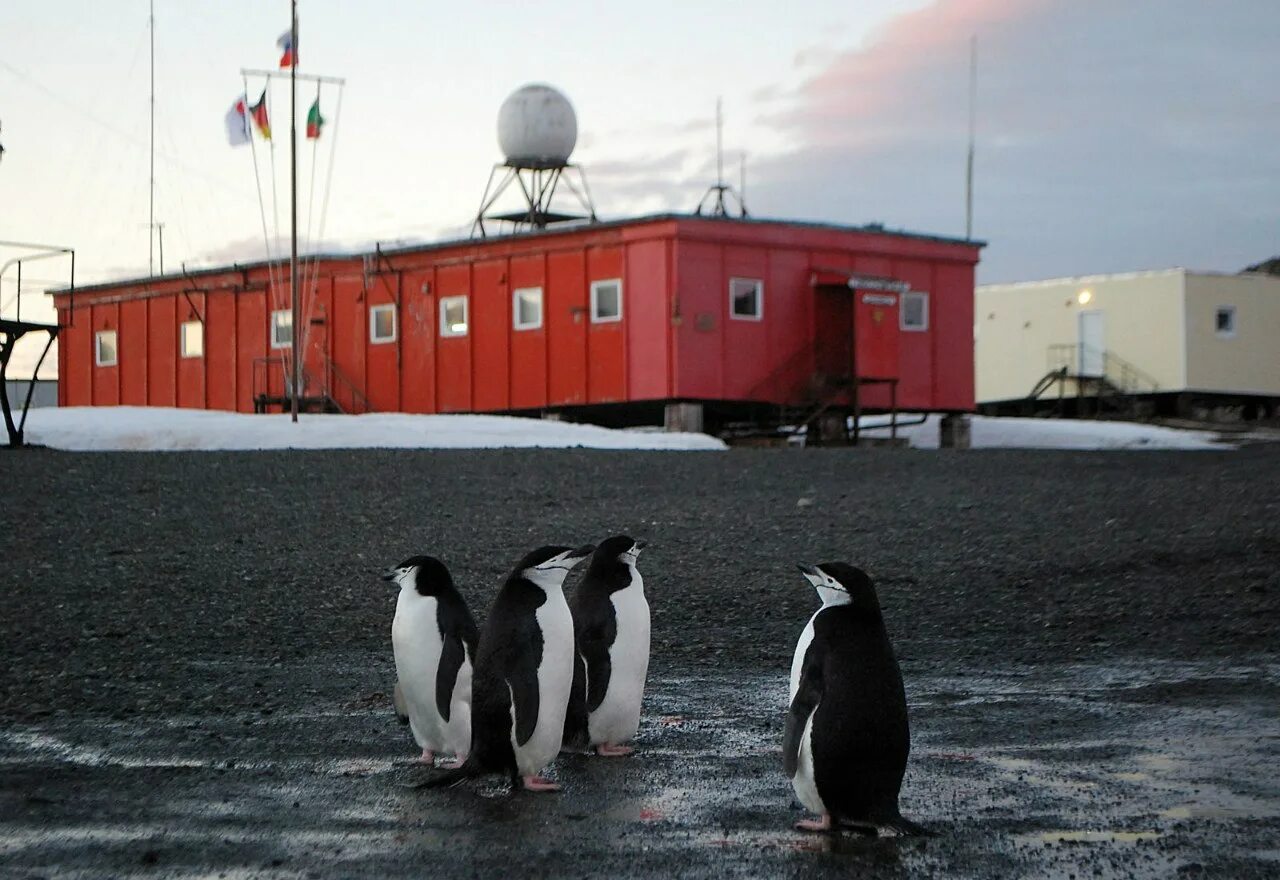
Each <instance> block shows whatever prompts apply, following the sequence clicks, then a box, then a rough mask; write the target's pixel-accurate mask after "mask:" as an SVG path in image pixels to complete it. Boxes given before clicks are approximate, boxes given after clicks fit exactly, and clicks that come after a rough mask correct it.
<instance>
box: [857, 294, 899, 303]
mask: <svg viewBox="0 0 1280 880" xmlns="http://www.w3.org/2000/svg"><path fill="white" fill-rule="evenodd" d="M862 301H863V302H864V303H867V304H868V305H872V306H896V305H897V304H898V298H897V297H896V296H894V295H893V294H891V293H864V294H863V295H862Z"/></svg>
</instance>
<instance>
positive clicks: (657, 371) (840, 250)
mask: <svg viewBox="0 0 1280 880" xmlns="http://www.w3.org/2000/svg"><path fill="white" fill-rule="evenodd" d="M977 254H978V248H977V246H976V245H971V244H967V243H961V242H950V241H937V240H931V239H925V238H916V237H908V236H902V235H893V234H888V233H876V232H867V231H861V230H853V229H839V228H833V227H817V226H801V225H798V224H781V223H777V224H771V223H740V222H735V221H730V220H717V219H711V218H697V219H695V218H673V217H664V218H654V219H650V220H645V221H636V222H634V223H629V224H606V225H604V226H598V227H587V228H578V229H573V230H568V231H564V232H557V233H550V234H542V235H537V236H522V237H512V238H502V239H491V240H487V241H480V242H463V243H455V244H451V245H447V246H440V247H433V248H424V249H418V250H404V251H397V252H391V253H382V252H380V253H378V254H376V255H370V256H369V257H368V258H366V259H333V260H325V261H324V262H323V263H322V265H321V267H320V271H319V273H318V276H317V277H318V281H317V283H316V285H315V289H314V293H313V295H312V296H313V299H312V300H311V302H312V305H311V307H310V320H309V322H308V323H307V324H306V325H305V327H304V328H303V333H304V336H305V339H306V353H305V356H304V357H305V365H306V368H307V370H308V372H309V373H311V374H312V375H313V376H323V375H326V373H327V374H329V375H330V376H331V378H330V380H329V381H330V384H331V385H332V386H334V389H335V390H334V394H333V396H334V397H335V398H336V399H338V400H339V402H340V403H344V404H347V403H350V402H352V401H354V400H355V399H356V396H357V395H363V397H365V398H367V399H368V402H369V404H370V405H371V407H372V409H374V410H376V411H383V412H386V411H404V412H423V413H427V412H470V411H482V412H483V411H490V412H495V411H508V410H537V409H543V408H555V407H561V406H581V405H585V404H592V403H598V404H607V403H616V402H624V401H642V400H667V399H685V400H731V401H744V400H756V401H771V402H786V401H787V398H788V397H794V395H796V394H797V393H798V392H797V389H800V388H803V386H804V384H805V382H806V381H807V380H808V378H809V377H810V376H812V374H813V372H814V369H815V353H814V349H815V340H817V339H818V338H819V337H820V336H821V335H822V334H823V333H827V332H830V333H832V334H833V335H836V336H838V335H839V334H841V333H843V334H845V336H846V338H847V339H848V340H850V343H851V344H853V345H854V348H856V350H857V351H858V358H857V359H858V365H859V372H860V373H861V374H863V375H871V374H880V373H883V374H886V375H890V374H893V375H896V378H897V379H898V380H899V385H898V403H899V406H900V407H903V408H908V409H935V410H968V409H972V408H973V339H972V326H973V273H974V264H975V263H976V260H977ZM375 257H376V258H375ZM815 270H836V271H842V272H846V273H848V272H856V273H860V274H867V275H877V276H886V277H892V278H898V279H901V280H904V281H907V282H908V283H909V284H910V285H911V287H912V289H914V290H920V291H927V292H928V293H929V305H928V312H929V326H928V328H927V330H924V331H919V332H917V331H910V330H906V329H902V330H900V329H899V315H898V308H899V306H898V305H894V306H891V307H890V306H886V305H885V304H884V303H883V302H880V303H869V302H866V303H864V302H862V301H861V299H860V298H859V297H857V296H856V294H855V292H850V293H849V294H848V296H849V302H848V303H846V304H843V305H841V306H839V308H837V312H839V314H836V313H833V312H830V304H831V302H832V301H831V300H830V299H826V300H824V299H823V297H821V296H819V295H817V292H816V291H815V289H814V287H813V286H812V281H813V278H814V272H815ZM269 275H270V273H269V272H268V270H267V268H266V267H264V266H256V267H252V268H250V269H246V270H234V271H232V270H227V271H225V272H222V271H220V272H214V273H202V274H201V275H198V276H195V277H187V278H163V279H154V280H152V281H140V282H121V283H118V284H112V285H101V286H97V287H94V288H89V289H83V288H82V289H81V290H80V291H77V293H76V296H75V300H74V319H72V317H71V316H70V315H68V314H67V310H68V309H69V308H70V306H71V305H72V303H71V301H70V299H69V297H68V296H66V295H65V294H61V295H59V296H57V297H56V298H55V301H56V304H57V305H58V307H59V308H60V309H61V310H62V320H61V323H62V324H63V325H64V328H65V329H63V331H62V335H61V342H60V349H59V368H60V371H59V374H60V376H61V377H62V381H61V382H60V383H59V395H60V402H61V403H62V404H63V405H67V406H75V405H86V404H94V405H112V404H117V403H121V404H131V405H151V406H185V407H205V408H213V409H237V410H240V411H243V412H251V411H252V410H253V395H254V392H255V372H257V373H258V374H259V384H261V381H260V380H261V374H262V371H263V366H262V365H261V364H258V365H256V366H255V361H260V360H261V359H264V358H279V357H280V356H281V355H282V354H284V353H285V352H283V351H281V350H272V349H271V348H270V325H269V321H270V312H271V310H272V309H273V308H281V307H283V303H284V302H285V299H286V298H285V297H284V296H283V291H282V290H281V289H280V285H279V284H278V282H279V281H280V278H279V276H278V275H277V277H276V278H275V281H276V282H277V284H276V285H275V286H274V287H273V286H272V285H271V283H270V282H271V280H272V279H271V278H270V277H269ZM733 277H741V278H753V279H760V280H761V281H762V282H763V284H764V297H763V316H762V319H761V320H758V321H755V320H738V319H734V318H731V317H730V299H729V279H730V278H733ZM610 279H620V280H621V283H622V320H620V321H614V322H600V323H597V322H593V321H592V320H591V314H590V290H591V284H592V282H594V281H603V280H610ZM529 287H540V288H542V291H543V320H542V325H541V326H540V327H537V328H531V329H522V330H516V329H515V328H514V327H513V322H512V308H513V305H512V296H513V291H515V290H516V289H519V288H529ZM456 295H465V296H467V297H468V325H469V326H468V332H467V334H466V335H464V336H453V337H444V336H441V335H440V332H439V326H438V322H439V303H440V299H441V298H443V297H447V296H456ZM824 302H826V303H827V305H825V306H824V305H823V303H824ZM376 305H391V306H393V307H394V310H395V315H396V338H395V340H394V341H390V342H382V343H375V342H373V341H372V340H371V335H370V316H369V309H370V308H371V307H372V306H376ZM824 310H825V311H824ZM833 315H835V317H833ZM188 320H199V321H201V322H202V323H203V327H204V355H203V356H202V357H199V358H181V357H179V351H180V345H179V332H180V329H179V328H180V325H181V324H182V322H184V321H188ZM68 325H69V326H68ZM108 328H110V329H115V330H117V332H118V334H119V335H118V346H119V364H118V366H115V367H97V366H95V365H94V351H93V347H94V337H93V334H94V331H96V330H99V329H108ZM274 369H276V370H277V372H279V371H280V369H281V368H280V367H279V366H278V365H277V366H275V367H274ZM276 381H277V383H279V379H278V378H277V380H276ZM347 389H350V390H347ZM257 390H262V389H261V388H258V389H257ZM881 396H883V397H884V400H883V401H881ZM864 401H865V402H867V403H868V404H869V405H873V406H874V405H881V404H884V405H887V401H888V399H887V394H883V395H882V394H881V391H877V390H869V391H868V392H867V395H864ZM793 402H796V401H793Z"/></svg>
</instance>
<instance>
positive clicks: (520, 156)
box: [498, 83, 578, 168]
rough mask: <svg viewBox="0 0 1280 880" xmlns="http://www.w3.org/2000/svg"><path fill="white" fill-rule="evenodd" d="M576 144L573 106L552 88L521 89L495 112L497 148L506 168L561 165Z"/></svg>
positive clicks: (536, 85) (523, 87)
mask: <svg viewBox="0 0 1280 880" xmlns="http://www.w3.org/2000/svg"><path fill="white" fill-rule="evenodd" d="M577 142H578V118H577V116H576V115H575V114H574V112H573V105H572V104H570V103H569V99H568V98H566V97H565V96H564V95H563V94H561V93H560V92H559V91H557V90H556V89H553V88H552V87H551V86H547V85H541V84H538V83H532V84H530V85H527V86H521V87H520V88H518V89H516V90H515V91H514V92H512V93H511V95H510V97H508V98H507V100H505V101H503V102H502V107H500V108H499V109H498V145H499V146H500V147H502V152H503V154H504V155H505V156H506V158H507V164H509V165H515V166H518V167H525V166H528V167H539V168H546V167H551V166H555V165H564V164H566V163H567V162H568V161H569V156H570V155H571V154H572V153H573V148H574V145H575V144H577Z"/></svg>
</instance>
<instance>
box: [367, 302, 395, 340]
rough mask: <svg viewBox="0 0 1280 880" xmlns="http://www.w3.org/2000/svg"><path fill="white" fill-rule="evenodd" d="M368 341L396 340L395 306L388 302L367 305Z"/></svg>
mask: <svg viewBox="0 0 1280 880" xmlns="http://www.w3.org/2000/svg"><path fill="white" fill-rule="evenodd" d="M369 341H370V342H373V343H379V342H395V341H396V307H395V306H394V305H391V304H390V303H388V304H387V305H381V306H369Z"/></svg>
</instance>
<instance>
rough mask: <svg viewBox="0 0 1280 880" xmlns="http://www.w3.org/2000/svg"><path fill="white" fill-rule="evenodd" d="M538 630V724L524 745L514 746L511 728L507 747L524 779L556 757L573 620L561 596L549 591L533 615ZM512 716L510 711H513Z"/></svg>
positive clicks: (568, 678)
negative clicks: (509, 747)
mask: <svg viewBox="0 0 1280 880" xmlns="http://www.w3.org/2000/svg"><path fill="white" fill-rule="evenodd" d="M534 616H535V617H536V618H537V621H538V628H539V629H540V630H542V662H541V663H539V664H538V720H537V723H536V724H535V725H534V728H533V736H531V737H529V741H528V742H526V743H525V744H524V745H520V744H519V743H517V742H516V732H515V731H516V729H515V725H514V724H513V725H512V728H511V745H512V747H513V748H514V749H515V753H516V766H517V767H519V768H520V773H521V774H522V775H524V776H532V775H534V774H536V773H538V772H539V771H541V770H542V769H543V768H544V767H546V766H547V764H549V763H551V759H552V758H554V757H555V756H556V755H557V754H559V753H560V743H561V740H562V739H563V737H564V716H565V711H566V710H567V709H568V707H569V688H570V687H571V686H572V684H573V617H572V616H571V615H570V614H569V605H568V603H567V602H565V599H564V593H563V592H562V591H561V590H559V589H556V590H551V591H549V594H548V596H547V601H546V602H544V603H543V604H542V605H541V606H540V607H539V608H538V610H537V611H536V612H535V615H534ZM513 712H514V709H513Z"/></svg>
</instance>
